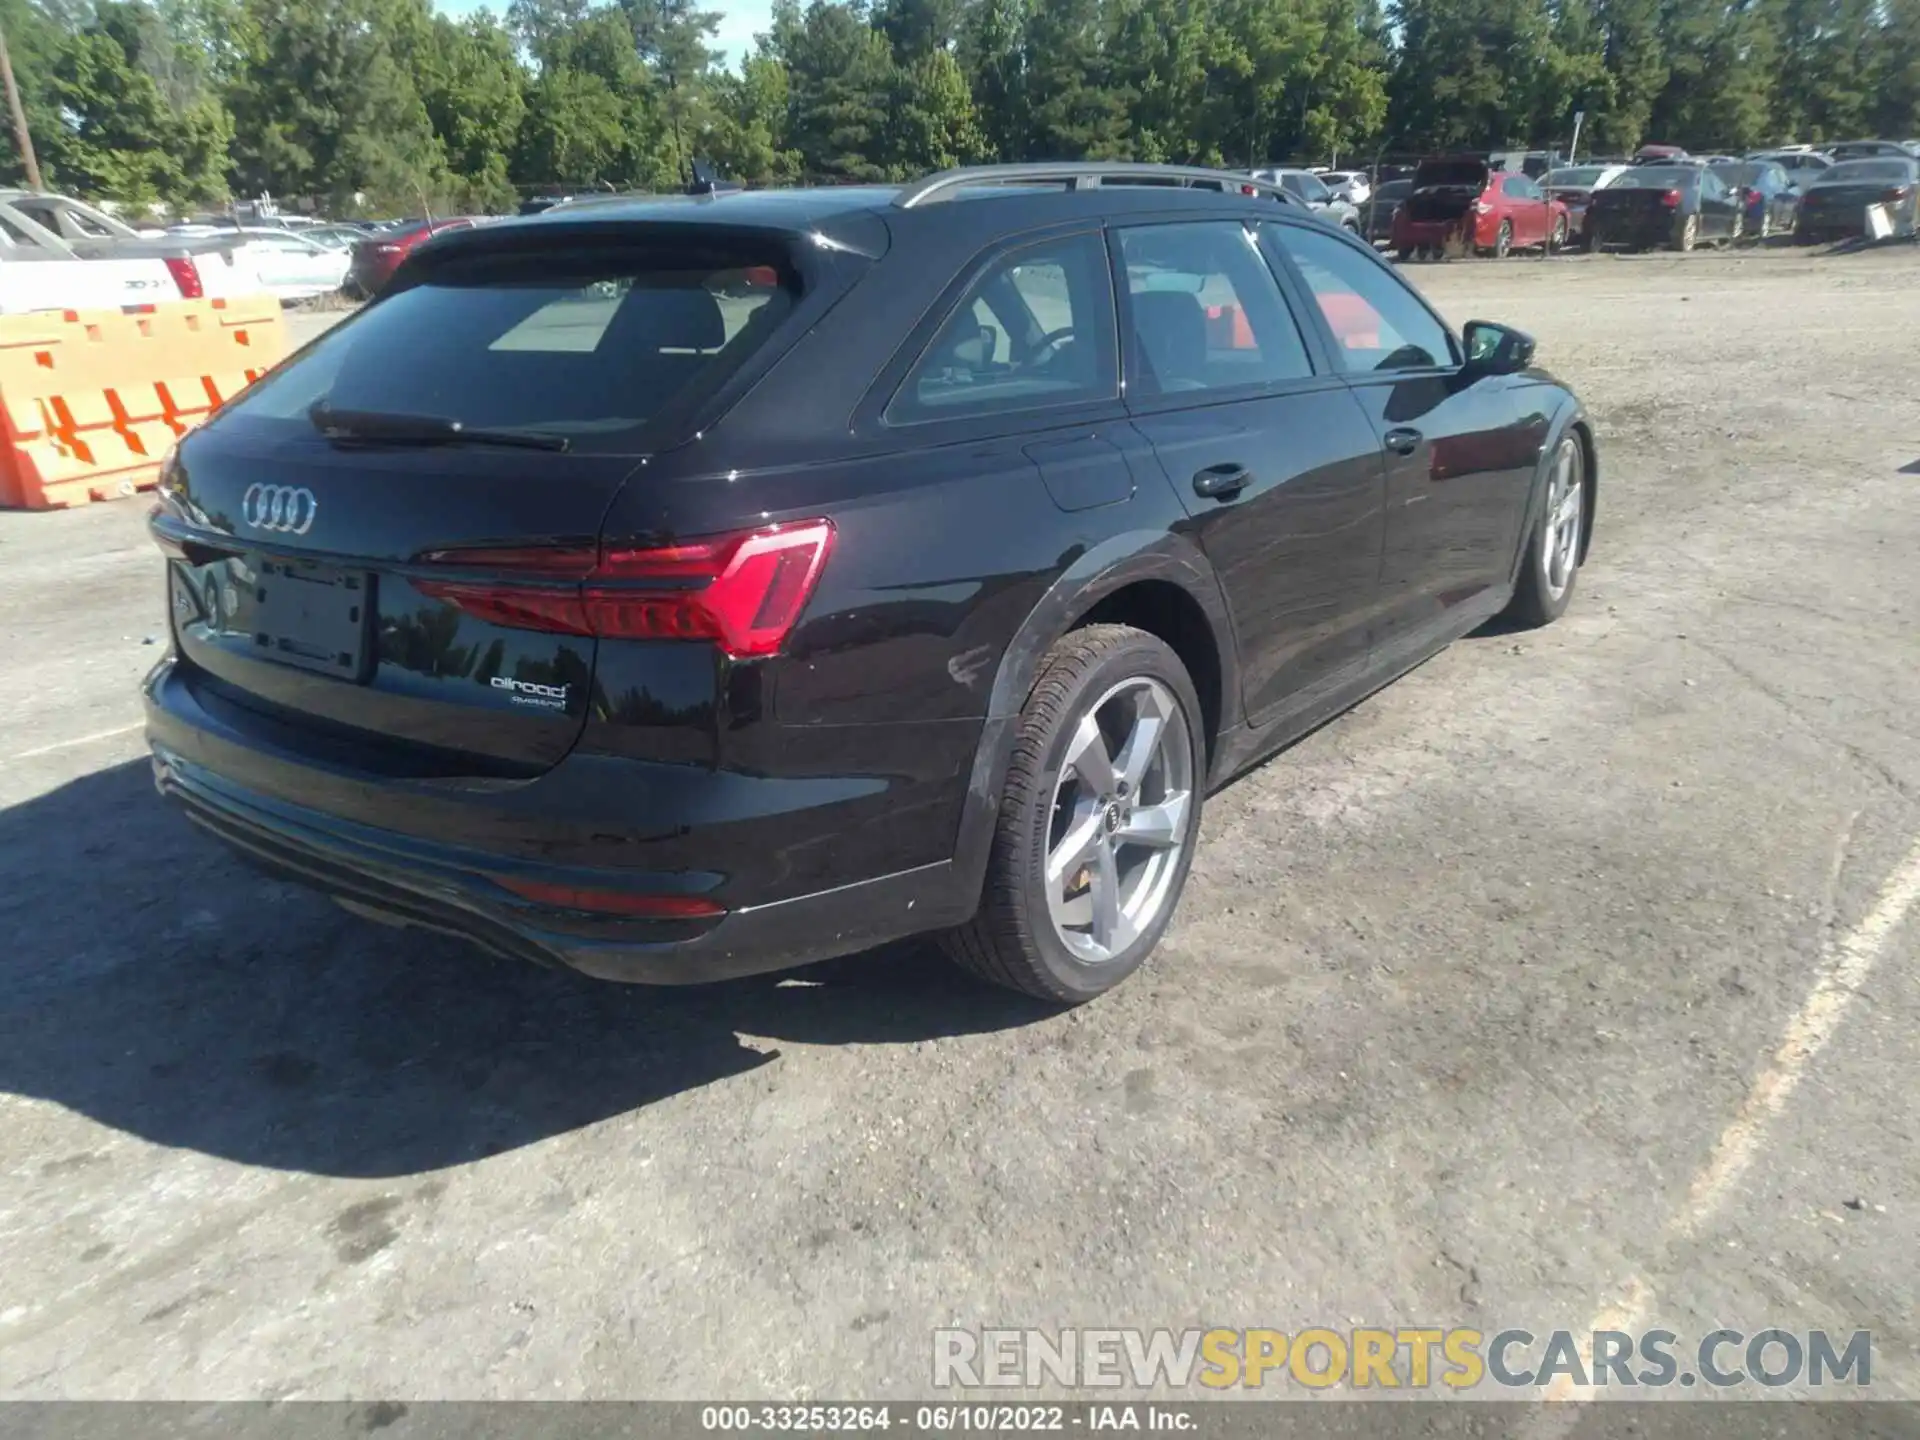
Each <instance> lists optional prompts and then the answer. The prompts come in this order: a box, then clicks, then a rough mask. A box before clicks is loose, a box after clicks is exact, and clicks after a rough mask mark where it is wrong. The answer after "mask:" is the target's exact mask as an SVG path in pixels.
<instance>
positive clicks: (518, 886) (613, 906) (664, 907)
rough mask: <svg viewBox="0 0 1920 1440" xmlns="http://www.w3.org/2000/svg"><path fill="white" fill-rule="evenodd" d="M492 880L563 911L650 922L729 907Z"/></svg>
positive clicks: (704, 916) (696, 898)
mask: <svg viewBox="0 0 1920 1440" xmlns="http://www.w3.org/2000/svg"><path fill="white" fill-rule="evenodd" d="M493 881H494V883H495V884H496V885H499V886H500V887H501V888H503V889H506V890H511V891H512V892H513V893H514V894H516V895H518V896H519V897H520V898H521V899H523V900H532V901H534V902H535V903H536V904H540V905H552V906H555V907H556V908H558V909H562V910H595V911H599V912H600V913H601V914H604V915H632V916H636V917H639V918H641V919H647V920H711V919H713V918H714V917H715V916H716V915H724V914H726V913H727V907H726V906H724V905H721V904H719V903H717V902H715V901H712V900H709V899H707V898H706V897H705V896H702V895H632V894H629V893H627V892H626V891H624V890H582V889H580V888H579V887H578V886H574V885H549V884H546V883H545V882H544V881H539V880H521V879H517V878H514V877H512V876H507V875H495V876H494V877H493Z"/></svg>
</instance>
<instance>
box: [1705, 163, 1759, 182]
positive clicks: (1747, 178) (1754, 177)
mask: <svg viewBox="0 0 1920 1440" xmlns="http://www.w3.org/2000/svg"><path fill="white" fill-rule="evenodd" d="M1766 168H1767V167H1766V166H1765V165H1754V164H1741V165H1715V166H1714V167H1713V173H1714V174H1716V175H1718V176H1719V177H1720V178H1721V179H1722V180H1724V181H1726V182H1727V184H1729V185H1752V184H1754V183H1755V182H1756V181H1758V180H1759V178H1760V175H1761V172H1762V171H1764V170H1765V169H1766Z"/></svg>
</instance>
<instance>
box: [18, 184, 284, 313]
mask: <svg viewBox="0 0 1920 1440" xmlns="http://www.w3.org/2000/svg"><path fill="white" fill-rule="evenodd" d="M238 242H239V237H237V236H224V235H216V236H207V237H198V236H172V235H169V236H166V237H164V238H161V239H149V238H146V237H144V236H141V235H139V234H137V233H136V232H134V231H133V230H131V229H129V228H128V227H127V226H125V225H123V224H121V223H120V222H119V221H118V220H115V219H114V218H113V217H112V216H111V215H107V214H104V213H102V212H101V211H98V210H95V209H93V208H92V207H91V206H88V205H83V204H81V203H80V202H79V201H77V200H70V199H67V198H66V197H65V196H60V195H47V194H42V193H38V192H34V191H27V190H0V315H14V314H21V313H24V312H27V311H32V310H74V309H86V308H90V307H92V308H99V307H113V306H120V305H146V304H153V303H154V302H156V301H161V300H179V299H188V300H197V299H199V298H201V297H202V296H206V297H209V298H212V297H219V296H227V295H250V294H254V293H256V292H258V291H259V290H260V289H261V288H262V286H261V284H260V280H259V276H258V274H257V273H256V271H255V269H254V265H253V262H252V260H251V259H250V258H249V257H248V255H247V253H246V251H245V249H244V248H243V246H242V244H240V243H238Z"/></svg>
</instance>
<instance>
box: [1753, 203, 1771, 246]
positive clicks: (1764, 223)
mask: <svg viewBox="0 0 1920 1440" xmlns="http://www.w3.org/2000/svg"><path fill="white" fill-rule="evenodd" d="M1756 238H1757V239H1758V240H1759V241H1760V243H1761V244H1762V245H1764V244H1766V243H1767V241H1769V240H1771V239H1772V238H1773V211H1771V210H1769V209H1765V208H1762V209H1761V211H1760V234H1759V235H1758V236H1757V237H1756Z"/></svg>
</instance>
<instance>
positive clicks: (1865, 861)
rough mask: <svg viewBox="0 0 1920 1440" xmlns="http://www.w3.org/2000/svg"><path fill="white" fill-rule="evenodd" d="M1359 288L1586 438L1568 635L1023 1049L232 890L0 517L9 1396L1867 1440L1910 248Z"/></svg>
mask: <svg viewBox="0 0 1920 1440" xmlns="http://www.w3.org/2000/svg"><path fill="white" fill-rule="evenodd" d="M1411 273H1412V274H1413V275H1414V277H1415V279H1416V280H1417V281H1418V282H1419V283H1420V284H1421V285H1422V286H1423V287H1425V288H1426V289H1427V290H1428V291H1429V293H1431V294H1432V295H1433V296H1434V297H1435V298H1436V300H1437V301H1438V303H1439V304H1440V305H1441V306H1442V307H1443V308H1444V309H1445V310H1446V311H1447V313H1448V314H1449V315H1450V316H1451V317H1452V318H1453V319H1454V320H1455V321H1456V322H1458V321H1465V320H1467V319H1469V318H1494V319H1502V320H1507V321H1510V322H1512V323H1515V324H1518V325H1520V326H1522V327H1524V328H1527V329H1530V330H1532V331H1533V332H1534V333H1535V334H1537V335H1538V337H1539V339H1540V354H1541V359H1542V362H1543V363H1545V364H1547V365H1548V366H1549V367H1550V368H1552V369H1554V370H1555V371H1556V372H1558V373H1559V374H1561V375H1562V376H1563V377H1564V378H1566V379H1567V380H1569V381H1570V382H1572V383H1573V384H1574V385H1575V386H1576V387H1577V388H1578V389H1579V390H1581V392H1582V393H1583V394H1584V396H1585V397H1586V399H1587V401H1588V403H1589V406H1590V408H1591V410H1592V412H1593V414H1594V416H1595V418H1596V422H1597V425H1598V429H1599V436H1600V444H1601V455H1602V464H1603V475H1602V481H1601V503H1600V519H1599V528H1598V533H1597V537H1596V541H1595V546H1594V551H1593V556H1592V560H1591V563H1590V565H1589V567H1588V568H1587V570H1586V571H1585V572H1584V574H1583V577H1582V579H1581V582H1580V590H1579V594H1578V595H1577V596H1576V598H1575V601H1574V604H1573V608H1572V610H1571V611H1570V613H1569V614H1568V615H1567V617H1566V618H1565V619H1564V621H1563V622H1562V623H1560V624H1559V625H1557V626H1555V627H1553V628H1551V629H1549V630H1546V631H1542V632H1537V633H1531V634H1487V635H1481V636H1476V637H1474V638H1472V639H1469V640H1466V641H1463V642H1462V643H1460V644H1458V645H1456V646H1455V647H1454V648H1453V649H1452V650H1450V651H1448V652H1447V653H1446V654H1444V655H1442V656H1441V657H1439V658H1438V659H1436V660H1434V661H1432V662H1431V663H1429V664H1428V665H1426V666H1425V667H1423V668H1422V669H1420V670H1418V671H1416V672H1415V673H1414V674H1412V675H1410V676H1408V677H1406V678H1405V679H1403V680H1402V681H1400V682H1399V683H1398V684H1396V685H1394V686H1392V687H1390V688H1389V689H1388V690H1386V691H1384V692H1382V693H1381V694H1379V695H1377V696H1375V697H1374V698H1373V699H1371V700H1369V701H1368V702H1366V703H1365V704H1364V705H1362V706H1360V707H1359V708H1358V709H1357V710H1355V711H1353V712H1352V713H1350V714H1348V715H1347V716H1345V717H1344V718H1342V719H1340V720H1338V721H1336V722H1335V723H1333V724H1331V725H1329V726H1327V727H1325V728H1324V729H1323V730H1321V731H1319V732H1318V733H1316V734H1315V735H1313V736H1311V737H1310V738H1308V739H1307V740H1305V741H1303V742H1302V743H1300V744H1299V745H1297V746H1295V747H1294V748H1292V749H1291V750H1289V751H1288V752H1286V753H1284V754H1282V755H1281V756H1279V757H1277V758H1275V759H1274V760H1272V761H1270V762H1269V763H1268V764H1266V765H1265V766H1264V767H1262V768H1261V769H1259V770H1257V771H1255V772H1254V773H1252V774H1250V775H1248V776H1246V777H1245V778H1243V779H1241V780H1240V781H1238V782H1236V783H1235V784H1233V785H1232V786H1230V787H1229V788H1227V789H1226V790H1225V791H1223V792H1221V793H1220V794H1218V795H1216V796H1215V797H1213V798H1212V800H1211V801H1210V802H1209V804H1208V809H1207V814H1206V819H1205V824H1204V830H1203V843H1202V848H1201V851H1200V854H1199V857H1198V859H1197V860H1196V862H1195V865H1194V870H1193V879H1192V883H1191V885H1190V887H1189V889H1188V892H1187V896H1186V900H1185V903H1184V905H1183V907H1182V910H1181V912H1180V915H1179V918H1178V920H1177V921H1176V923H1175V926H1174V928H1173V931H1172V932H1171V935H1170V937H1169V939H1168V941H1167V943H1166V945H1165V947H1164V948H1163V950H1162V952H1161V953H1160V955H1159V957H1158V958H1157V960H1156V961H1155V962H1154V963H1153V964H1152V965H1151V966H1150V967H1149V968H1148V969H1147V970H1145V971H1144V972H1142V973H1141V974H1140V975H1139V976H1137V977H1135V978H1134V979H1133V980H1132V981H1131V982H1130V983H1129V984H1127V985H1126V986H1125V987H1124V988H1123V989H1122V990H1120V991H1119V992H1117V993H1116V994H1114V995H1112V996H1109V997H1107V998H1106V999H1104V1000H1101V1001H1100V1002H1098V1003H1096V1004H1093V1005H1091V1006H1088V1007H1086V1008H1084V1009H1082V1010H1079V1011H1075V1012H1072V1013H1066V1014H1061V1013H1054V1012H1050V1011H1047V1010H1044V1009H1041V1008H1037V1007H1035V1006H1032V1005H1029V1004H1027V1003H1024V1002H1022V1001H1020V1000H1018V999H1016V998H1014V997H1011V996H1007V995H1002V994H999V993H997V992H994V991H991V990H988V989H984V988H980V987H977V986H975V985H973V984H972V983H970V982H968V981H967V980H965V979H964V978H962V977H960V976H959V975H958V974H957V973H950V972H949V971H948V969H947V968H946V967H945V966H944V965H943V964H942V962H941V961H940V960H939V959H938V957H937V956H935V955H933V954H932V953H931V952H930V950H929V949H928V948H927V947H924V946H908V947H902V948H899V949H897V950H890V951H887V952H884V953H875V954H870V955H866V956H861V957H856V958H853V959H850V960H846V961H841V962H835V963H832V964H829V965H825V966H821V967H817V968H815V969H813V970H810V971H806V972H801V973H800V974H798V975H797V976H792V977H786V978H773V979H765V980H754V981H743V982H738V983H733V984H728V985H725V986H721V987H714V988H709V989H705V990H697V991H670V992H667V991H644V990H626V989H619V988H612V987H603V986H597V985H594V984H592V983H590V982H586V981H579V980H574V979H571V978H569V977H567V976H563V975H556V974H548V973H544V972H541V971H538V970H535V969H532V968H524V967H521V966H517V965H514V964H510V963H507V962H503V961H496V960H492V959H489V958H487V957H485V956H482V955H479V954H476V953H472V952H470V951H468V950H467V949H465V948H463V947H462V946H460V945H459V944H457V943H454V942H451V941H443V940H440V939H436V938H430V937H421V936H416V935H411V934H403V933H398V932H391V931H388V930H384V929H380V928H377V927H375V926H372V925H370V924H366V923H364V922H362V921H359V920H356V919H354V918H352V917H350V916H348V915H346V914H344V913H343V912H341V911H339V910H337V909H335V908H334V907H332V906H331V905H330V904H328V903H327V902H325V901H323V900H320V899H318V898H316V897H314V896H311V895H309V894H307V893H304V892H303V891H301V890H299V889H296V888H293V887H291V886H284V885H280V884H276V883H273V882H269V881H265V880H261V879H258V878H255V877H253V876H252V875H251V874H250V873H249V872H247V871H245V870H243V869H241V868H240V867H238V866H237V865H236V864H234V863H233V862H231V861H230V860H229V859H228V858H227V857H226V856H225V854H224V853H223V852H222V851H221V850H220V849H219V848H217V847H216V846H215V845H214V844H213V843H211V842H210V841H208V840H206V839H204V838H202V837H201V836H200V835H199V834H198V833H196V832H194V831H193V830H192V829H190V827H189V826H188V825H187V823H186V822H185V821H184V820H182V819H180V818H179V817H178V816H176V815H175V814H173V813H172V812H171V811H169V810H168V809H166V808H164V807H163V806H162V805H161V804H160V802H159V801H158V800H157V799H156V798H155V797H154V795H153V793H152V789H151V785H150V783H149V779H148V775H147V765H146V761H145V759H144V752H143V747H142V742H141V737H140V734H139V732H138V730H137V728H136V725H137V719H138V712H137V707H136V704H135V699H134V687H135V684H136V682H137V680H138V678H139V677H140V675H141V674H142V673H143V671H144V670H145V669H146V667H147V666H148V665H149V664H151V663H152V661H153V660H154V659H155V658H156V656H157V655H158V653H159V641H158V637H159V636H160V635H162V633H163V627H164V623H165V622H164V618H163V614H162V606H161V599H162V596H161V587H160V570H159V563H158V560H157V558H156V556H155V555H154V553H153V551H152V549H151V547H150V546H149V545H148V544H147V542H146V540H145V538H144V533H143V529H142V519H143V516H144V512H145V509H146V506H145V504H144V503H143V502H126V503H120V504H108V505H99V506H93V507H90V508H87V509H83V510H79V511H74V512H68V513H62V514H51V515H22V514H0V633H4V634H5V635H7V636H8V637H9V644H8V645H7V646H6V647H5V648H4V650H0V677H3V678H4V685H0V923H3V924H4V928H5V931H6V933H7V934H8V935H9V937H10V942H11V943H10V945H9V947H8V950H7V954H6V957H5V960H4V961H3V962H0V964H4V967H5V974H6V976H7V979H8V981H9V983H8V984H7V986H6V988H5V992H4V995H0V1394H3V1395H6V1396H10V1397H15V1398H20V1397H37V1398H52V1397H178V1398H224V1397H290V1396H300V1397H314V1398H341V1397H373V1396H397V1397H405V1398H410V1399H411V1398H432V1397H476V1398H477V1397H540V1398H562V1397H629V1396H630V1397H661V1398H668V1397H678V1398H688V1397H691V1398H699V1397H706V1398H713V1397H718V1396H742V1397H761V1396H766V1397H792V1396H832V1397H841V1398H884V1397H896V1398H906V1397H912V1396H918V1395H925V1394H926V1393H927V1392H928V1391H929V1388H930V1385H929V1381H930V1356H931V1352H932V1345H931V1340H930V1331H931V1330H932V1329H933V1328H934V1327H937V1326H943V1325H962V1326H983V1325H1047V1326H1054V1325H1087V1326H1101V1325H1114V1326H1143V1327H1151V1326H1161V1325H1165V1326H1176V1327H1179V1326H1187V1325H1197V1324H1198V1325H1204V1324H1221V1325H1228V1326H1260V1325H1265V1326H1273V1327H1276V1328H1279V1329H1283V1330H1296V1329H1298V1328H1300V1327H1302V1326H1306V1325H1311V1324H1322V1325H1329V1326H1333V1327H1335V1328H1339V1329H1345V1328H1347V1327H1348V1326H1351V1325H1356V1324H1363V1325H1376V1324H1377V1325H1388V1326H1394V1325H1400V1326H1405V1325H1414V1324H1428V1325H1452V1324H1460V1325H1470V1326H1473V1327H1475V1328H1479V1329H1483V1330H1486V1331H1489V1332H1491V1331H1493V1330H1496V1329H1499V1328H1502V1327H1505V1326H1509V1325H1516V1326H1524V1327H1526V1328H1528V1329H1531V1330H1534V1331H1538V1332H1544V1331H1546V1330H1550V1329H1552V1328H1555V1327H1566V1328H1570V1329H1576V1330H1584V1329H1586V1328H1587V1327H1588V1326H1589V1325H1590V1324H1591V1322H1592V1321H1593V1319H1594V1317H1595V1316H1596V1315H1597V1314H1600V1313H1602V1312H1610V1313H1611V1315H1612V1317H1613V1319H1614V1320H1616V1321H1628V1322H1631V1326H1644V1325H1653V1324H1658V1325H1663V1326H1665V1327H1666V1328H1669V1329H1672V1330H1675V1331H1677V1332H1679V1333H1680V1334H1681V1335H1683V1336H1688V1337H1698V1336H1699V1335H1701V1334H1704V1333H1705V1332H1706V1331H1708V1330H1711V1329H1713V1328H1715V1327H1717V1326H1720V1325H1726V1326H1730V1327H1733V1328H1738V1329H1743V1330H1746V1331H1749V1332H1751V1331H1755V1330H1759V1329H1762V1328H1765V1327H1766V1326H1768V1325H1773V1324H1779V1325H1783V1326H1786V1327H1789V1328H1800V1329H1803V1330H1804V1329H1805V1328H1810V1327H1821V1326H1824V1327H1828V1328H1831V1329H1836V1330H1839V1331H1841V1332H1843V1333H1850V1332H1852V1331H1853V1330H1856V1329H1868V1330H1871V1331H1872V1332H1873V1335H1874V1347H1875V1349H1874V1369H1873V1380H1874V1389H1875V1392H1876V1393H1877V1394H1879V1395H1882V1396H1896V1395H1897V1396H1903V1397H1905V1398H1909V1399H1914V1398H1920V1319H1917V1318H1916V1305H1915V1294H1916V1288H1917V1287H1920V1267H1916V1266H1915V1264H1914V1257H1915V1256H1916V1255H1920V1144H1916V1139H1920V1135H1917V1134H1916V1132H1917V1131H1920V1106H1916V1105H1915V1104H1914V1102H1913V1098H1912V1097H1913V1095H1914V1093H1915V1089H1916V1086H1917V1085H1920V1047H1917V1046H1916V1041H1915V1033H1916V1027H1915V1022H1916V1020H1917V1019H1920V967H1917V966H1916V964H1915V962H1916V960H1917V959H1920V913H1914V912H1916V911H1920V905H1917V904H1916V903H1915V902H1916V895H1920V847H1917V842H1916V837H1920V718H1916V717H1920V599H1917V598H1916V596H1917V595H1920V584H1917V583H1916V581H1917V579H1920V249H1915V248H1907V249H1904V250H1900V251H1879V252H1872V253H1863V254H1857V255H1832V256H1812V255H1808V254H1803V253H1793V252H1789V253H1779V254H1770V255H1764V256H1762V255H1754V254H1743V255H1739V256H1728V255H1719V254H1702V255H1696V256H1691V257H1678V256H1673V257H1650V258H1633V259H1608V260H1597V261H1585V260H1567V261H1556V262H1543V261H1538V260H1518V259H1516V260H1511V261H1508V262H1506V263H1504V264H1494V263H1477V264H1476V263H1464V264H1451V265H1423V266H1416V267H1413V269H1412V271H1411ZM328 318H331V317H307V316H302V317H298V318H297V319H296V321H295V324H296V327H297V328H298V329H300V330H302V331H308V330H311V329H312V328H313V327H314V326H316V325H318V324H320V323H322V322H323V320H324V319H328ZM1631 1326H1630V1327H1629V1328H1631Z"/></svg>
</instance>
